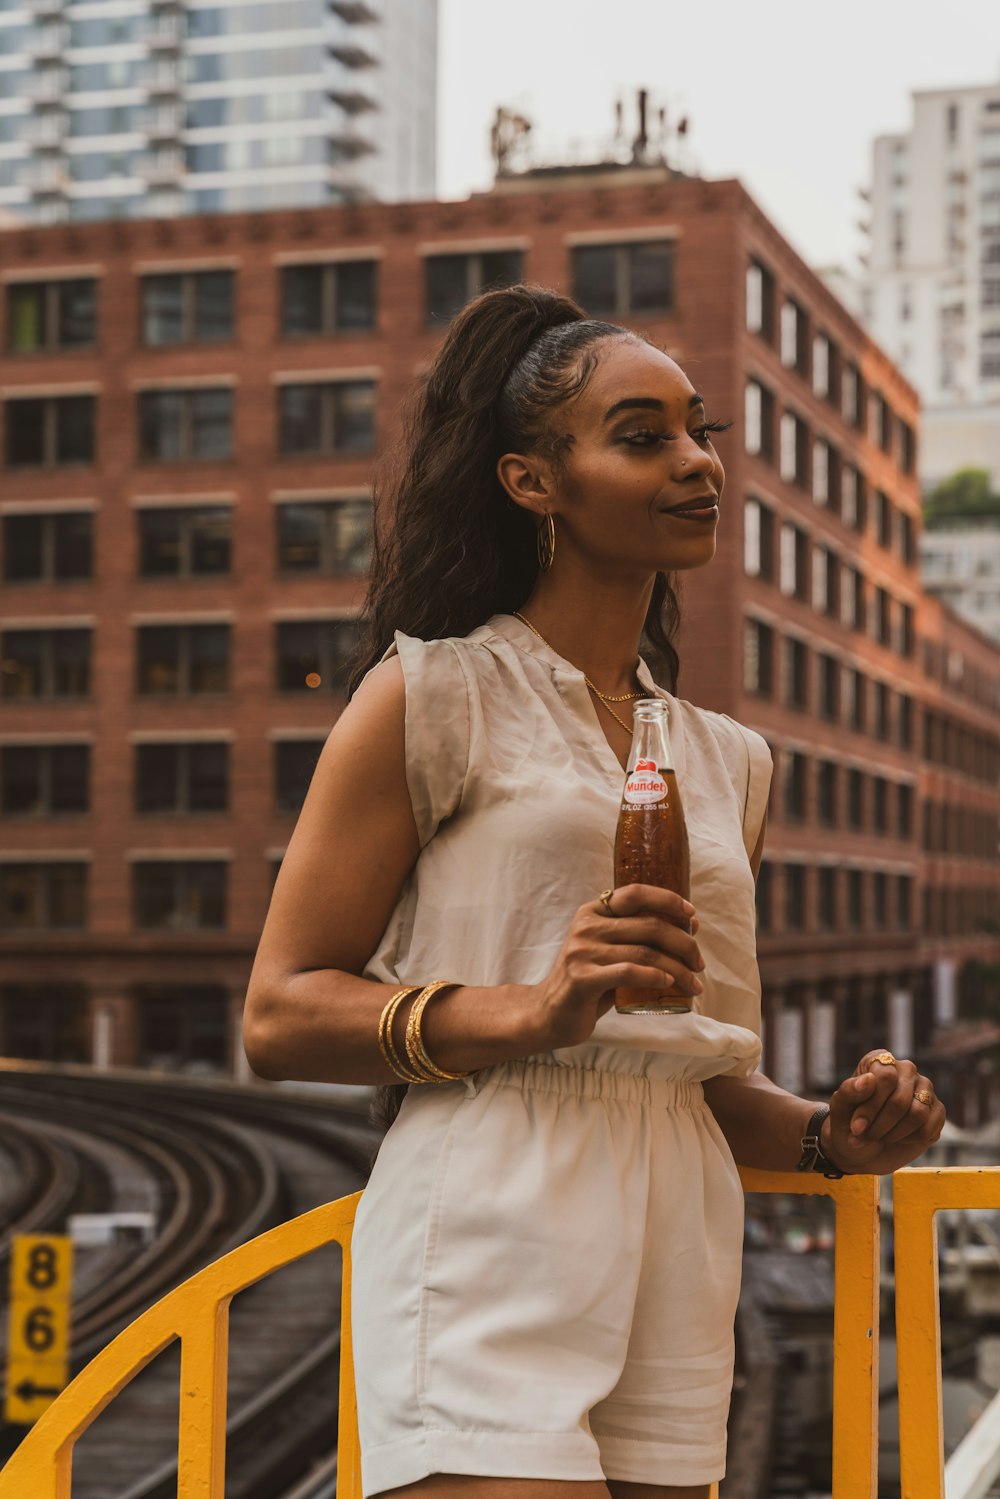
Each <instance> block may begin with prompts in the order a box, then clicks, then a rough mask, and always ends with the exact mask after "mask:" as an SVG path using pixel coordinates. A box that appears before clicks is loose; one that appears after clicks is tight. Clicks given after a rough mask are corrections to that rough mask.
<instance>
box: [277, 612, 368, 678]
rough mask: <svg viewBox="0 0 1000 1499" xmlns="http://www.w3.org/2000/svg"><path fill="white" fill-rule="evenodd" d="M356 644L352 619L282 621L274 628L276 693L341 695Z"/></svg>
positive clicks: (353, 620) (354, 621)
mask: <svg viewBox="0 0 1000 1499" xmlns="http://www.w3.org/2000/svg"><path fill="white" fill-rule="evenodd" d="M357 643H358V625H357V620H355V619H309V620H284V621H282V622H280V623H279V624H278V626H277V637H276V650H277V687H278V690H279V692H309V691H315V690H316V689H317V688H322V689H323V690H324V691H326V692H344V691H345V690H346V687H347V677H348V672H349V670H350V666H351V661H352V659H353V656H354V652H355V651H356V649H357Z"/></svg>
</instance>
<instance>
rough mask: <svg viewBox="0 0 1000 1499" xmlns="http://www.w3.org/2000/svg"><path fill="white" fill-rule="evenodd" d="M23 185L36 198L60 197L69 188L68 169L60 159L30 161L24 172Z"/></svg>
mask: <svg viewBox="0 0 1000 1499" xmlns="http://www.w3.org/2000/svg"><path fill="white" fill-rule="evenodd" d="M25 185H26V187H27V188H28V189H29V191H30V192H31V193H32V194H33V195H34V196H35V197H36V198H45V197H54V196H60V197H61V196H62V195H64V194H65V193H66V192H67V191H68V189H69V185H70V175H69V171H68V169H67V167H66V164H65V162H63V161H61V160H56V161H32V162H29V164H28V170H27V172H26V174H25Z"/></svg>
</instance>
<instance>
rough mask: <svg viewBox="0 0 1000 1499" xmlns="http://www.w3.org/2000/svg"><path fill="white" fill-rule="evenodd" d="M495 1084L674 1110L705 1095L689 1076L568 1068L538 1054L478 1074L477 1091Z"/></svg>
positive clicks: (693, 1105)
mask: <svg viewBox="0 0 1000 1499" xmlns="http://www.w3.org/2000/svg"><path fill="white" fill-rule="evenodd" d="M493 1087H495V1088H518V1089H520V1090H521V1091H522V1092H532V1093H557V1094H559V1096H560V1097H561V1098H567V1097H568V1098H603V1099H609V1098H611V1099H626V1100H629V1099H630V1100H637V1101H640V1102H649V1103H652V1104H659V1105H661V1106H663V1107H666V1108H674V1109H690V1108H696V1107H698V1105H700V1104H701V1103H702V1102H703V1100H704V1097H705V1092H704V1089H703V1088H702V1085H701V1083H698V1082H692V1081H690V1080H689V1079H688V1078H679V1077H641V1076H639V1075H637V1074H635V1073H631V1072H605V1071H602V1070H601V1069H599V1068H596V1067H567V1066H565V1065H563V1064H562V1063H559V1062H547V1061H543V1060H542V1059H541V1058H539V1057H528V1058H527V1059H526V1060H524V1061H519V1062H502V1063H500V1064H499V1065H498V1066H496V1067H489V1068H487V1069H486V1070H484V1071H483V1072H480V1073H478V1074H477V1075H476V1092H477V1093H481V1092H482V1091H483V1089H484V1088H493Z"/></svg>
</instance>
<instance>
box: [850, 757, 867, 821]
mask: <svg viewBox="0 0 1000 1499" xmlns="http://www.w3.org/2000/svg"><path fill="white" fill-rule="evenodd" d="M864 825H865V777H864V772H863V771H860V770H848V772H847V826H848V827H849V828H851V829H853V830H854V832H860V831H861V830H862V829H863V828H864Z"/></svg>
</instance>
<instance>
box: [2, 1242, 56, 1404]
mask: <svg viewBox="0 0 1000 1499" xmlns="http://www.w3.org/2000/svg"><path fill="white" fill-rule="evenodd" d="M72 1283H73V1241H72V1240H71V1239H69V1238H66V1237H64V1236H62V1235H57V1234H22V1235H21V1236H20V1237H18V1238H15V1240H14V1245H13V1253H12V1255H11V1267H10V1306H9V1325H8V1333H7V1355H8V1356H7V1386H6V1399H5V1402H4V1417H5V1419H6V1420H7V1421H11V1422H15V1423H17V1424H19V1425H22V1426H30V1425H31V1423H32V1422H34V1421H37V1420H38V1417H39V1416H40V1415H41V1414H42V1412H43V1411H44V1410H46V1409H47V1407H48V1406H50V1405H51V1404H52V1402H53V1400H54V1399H55V1398H56V1396H57V1395H58V1394H59V1393H60V1391H61V1390H62V1389H63V1387H64V1386H65V1384H66V1378H67V1374H68V1360H69V1303H70V1291H71V1288H72Z"/></svg>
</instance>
